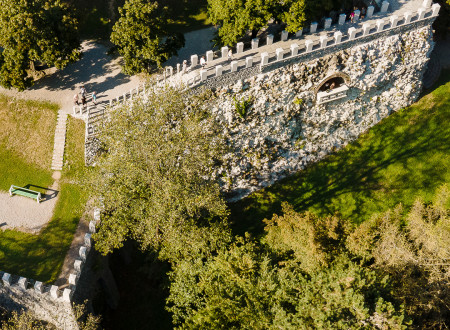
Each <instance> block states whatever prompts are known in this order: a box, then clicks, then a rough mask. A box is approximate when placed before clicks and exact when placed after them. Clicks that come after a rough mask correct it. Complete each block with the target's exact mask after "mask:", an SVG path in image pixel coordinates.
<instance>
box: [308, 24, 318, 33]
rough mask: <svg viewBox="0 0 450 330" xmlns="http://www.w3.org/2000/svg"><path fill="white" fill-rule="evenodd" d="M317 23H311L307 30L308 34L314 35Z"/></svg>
mask: <svg viewBox="0 0 450 330" xmlns="http://www.w3.org/2000/svg"><path fill="white" fill-rule="evenodd" d="M317 25H318V24H317V22H312V23H311V26H310V28H309V32H310V33H316V32H317Z"/></svg>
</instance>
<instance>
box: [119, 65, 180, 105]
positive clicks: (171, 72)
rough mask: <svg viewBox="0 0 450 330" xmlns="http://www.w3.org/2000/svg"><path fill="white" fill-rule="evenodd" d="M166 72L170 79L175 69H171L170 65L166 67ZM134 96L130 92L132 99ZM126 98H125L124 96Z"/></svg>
mask: <svg viewBox="0 0 450 330" xmlns="http://www.w3.org/2000/svg"><path fill="white" fill-rule="evenodd" d="M166 71H168V72H169V77H170V76H172V75H173V67H171V66H170V65H169V66H167V67H166ZM124 95H125V94H124ZM132 96H133V95H132V94H131V92H130V98H132ZM124 98H125V96H124Z"/></svg>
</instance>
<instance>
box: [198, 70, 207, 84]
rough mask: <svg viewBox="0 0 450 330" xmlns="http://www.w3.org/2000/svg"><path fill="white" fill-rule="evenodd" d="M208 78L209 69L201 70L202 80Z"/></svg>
mask: <svg viewBox="0 0 450 330" xmlns="http://www.w3.org/2000/svg"><path fill="white" fill-rule="evenodd" d="M206 79H208V71H206V70H200V80H201V81H205V80H206Z"/></svg>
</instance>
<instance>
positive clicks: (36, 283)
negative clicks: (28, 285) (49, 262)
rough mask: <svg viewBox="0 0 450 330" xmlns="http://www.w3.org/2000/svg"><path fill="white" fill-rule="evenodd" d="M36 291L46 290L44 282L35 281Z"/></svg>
mask: <svg viewBox="0 0 450 330" xmlns="http://www.w3.org/2000/svg"><path fill="white" fill-rule="evenodd" d="M34 291H36V292H37V293H42V292H43V291H44V284H43V283H42V282H39V281H36V282H35V283H34Z"/></svg>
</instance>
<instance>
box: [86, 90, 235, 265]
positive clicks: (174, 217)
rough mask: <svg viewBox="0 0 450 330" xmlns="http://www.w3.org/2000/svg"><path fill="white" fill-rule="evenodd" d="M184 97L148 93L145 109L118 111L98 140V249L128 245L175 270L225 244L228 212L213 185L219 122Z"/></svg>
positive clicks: (139, 105)
mask: <svg viewBox="0 0 450 330" xmlns="http://www.w3.org/2000/svg"><path fill="white" fill-rule="evenodd" d="M187 102H188V98H187V97H186V94H184V93H182V92H180V91H177V90H174V89H170V88H168V89H166V90H150V91H148V93H147V96H146V100H145V102H144V101H142V100H138V99H135V100H134V102H133V104H132V105H124V106H122V107H119V108H116V109H114V110H113V114H112V115H111V116H110V119H109V120H108V121H107V122H105V125H104V127H103V128H102V130H101V133H100V136H99V139H100V141H101V143H102V144H103V149H104V150H106V152H104V154H103V155H102V156H100V157H99V159H98V161H97V166H96V168H95V171H94V173H93V175H92V178H91V187H92V190H93V194H94V196H97V197H98V198H99V199H101V201H102V206H103V215H102V222H101V225H100V229H99V232H98V233H97V234H96V235H95V237H94V238H95V240H96V246H95V247H96V249H97V250H99V251H100V252H102V253H104V254H106V253H108V252H111V251H112V250H113V249H114V248H118V247H121V246H122V244H123V242H124V241H125V240H126V239H128V238H133V239H135V240H136V241H138V242H139V243H140V246H141V247H142V248H143V249H152V250H156V251H160V253H161V254H160V256H161V257H162V258H164V259H167V260H170V261H172V262H175V261H176V260H178V259H182V258H189V255H190V254H191V253H194V252H193V251H196V252H195V254H196V253H197V252H198V253H200V254H201V253H204V252H205V251H209V249H213V248H214V246H215V245H220V244H222V243H221V242H222V241H224V240H225V241H226V239H227V237H228V232H229V230H228V228H227V225H226V223H225V222H224V221H223V219H225V218H226V216H227V214H228V211H227V208H226V205H225V202H224V201H223V199H222V197H221V193H220V191H219V186H218V184H217V183H215V182H214V181H213V180H212V178H211V173H212V171H213V167H214V165H215V164H217V163H218V162H220V159H221V155H222V152H223V148H224V142H223V141H224V140H223V138H222V137H221V131H220V128H219V127H218V125H217V124H216V122H215V121H214V120H213V119H212V118H211V117H210V115H209V114H208V113H206V112H205V111H203V110H202V109H201V108H200V107H199V106H196V105H193V103H191V105H189V106H188V103H187Z"/></svg>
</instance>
